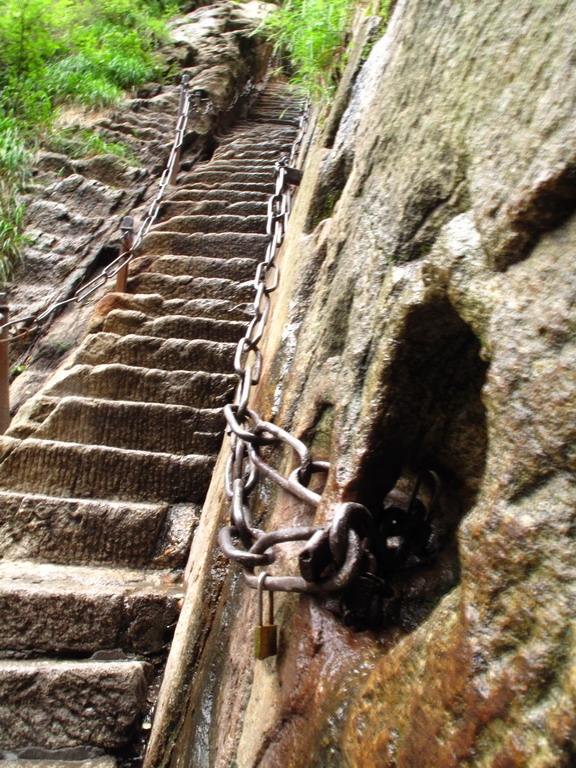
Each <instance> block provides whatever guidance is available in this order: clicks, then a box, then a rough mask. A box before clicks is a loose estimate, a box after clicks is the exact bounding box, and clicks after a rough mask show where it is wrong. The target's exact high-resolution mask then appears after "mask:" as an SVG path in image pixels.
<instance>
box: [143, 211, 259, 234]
mask: <svg viewBox="0 0 576 768" xmlns="http://www.w3.org/2000/svg"><path fill="white" fill-rule="evenodd" d="M164 231H167V232H185V233H187V234H191V233H193V232H202V233H205V232H250V233H256V234H262V233H264V232H266V216H265V215H264V216H230V215H228V216H226V215H220V216H216V215H212V216H202V215H184V216H173V217H172V218H171V219H170V220H169V221H164V222H162V223H161V224H158V225H156V227H154V232H164Z"/></svg>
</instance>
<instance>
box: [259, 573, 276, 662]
mask: <svg viewBox="0 0 576 768" xmlns="http://www.w3.org/2000/svg"><path fill="white" fill-rule="evenodd" d="M267 576H268V574H267V573H266V572H265V571H264V572H263V573H261V574H260V575H259V576H258V626H257V627H256V629H255V630H254V656H255V657H256V658H257V659H267V658H268V657H269V656H275V655H276V653H277V627H276V625H275V624H274V593H273V592H269V593H268V624H264V590H265V588H266V578H267Z"/></svg>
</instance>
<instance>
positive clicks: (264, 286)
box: [218, 110, 440, 621]
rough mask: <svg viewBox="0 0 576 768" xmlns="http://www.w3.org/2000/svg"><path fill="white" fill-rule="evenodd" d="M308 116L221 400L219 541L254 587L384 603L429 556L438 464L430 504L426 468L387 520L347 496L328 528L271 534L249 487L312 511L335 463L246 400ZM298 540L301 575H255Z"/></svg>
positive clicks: (393, 500)
mask: <svg viewBox="0 0 576 768" xmlns="http://www.w3.org/2000/svg"><path fill="white" fill-rule="evenodd" d="M307 119H308V116H307V110H306V111H305V112H304V114H303V115H302V118H301V120H300V125H299V131H298V135H297V137H296V140H295V142H294V144H293V146H292V150H291V152H290V155H289V156H288V158H286V159H284V160H283V161H281V162H280V163H278V164H277V166H276V183H275V189H274V193H273V194H272V195H271V197H270V199H269V201H268V208H267V222H266V233H267V235H268V237H269V243H268V247H267V250H266V254H265V256H264V259H263V260H262V261H261V262H260V263H259V264H258V267H257V269H256V275H255V278H254V290H255V297H254V301H253V311H254V315H253V318H252V320H251V321H250V323H249V325H248V328H247V331H246V333H245V335H244V336H243V337H242V338H241V339H240V341H239V342H238V346H237V348H236V355H235V359H234V369H235V372H236V375H237V377H238V383H237V387H236V393H235V397H234V402H233V403H232V404H230V405H227V406H225V408H224V414H225V417H226V422H227V431H228V434H229V439H230V454H229V457H228V461H227V464H226V473H225V486H226V495H227V497H228V499H229V501H230V505H231V511H230V522H229V525H227V526H225V527H224V528H222V529H221V530H220V532H219V537H218V539H219V544H220V547H221V549H222V551H223V552H224V554H225V555H226V556H227V557H228V558H229V559H231V560H233V561H234V562H236V563H237V564H238V565H239V566H240V567H241V568H242V571H243V577H244V581H245V583H246V584H247V585H248V586H249V587H251V588H252V589H258V588H259V585H260V584H261V581H262V576H263V575H265V588H266V590H268V591H272V592H274V591H283V592H298V593H305V594H317V595H321V596H324V597H325V598H329V597H330V596H331V595H333V594H334V593H337V594H341V595H343V594H346V591H347V590H349V588H350V587H351V586H353V585H354V584H356V583H360V584H361V585H362V588H363V592H364V593H365V594H366V595H368V596H369V598H373V599H374V601H377V600H381V599H382V597H383V596H384V597H389V595H390V592H391V590H390V587H389V586H388V584H387V581H386V580H385V578H383V575H384V576H386V577H387V576H388V575H389V572H390V567H393V566H394V565H397V564H398V563H401V564H403V563H404V562H406V561H407V560H408V559H409V558H410V557H412V558H413V557H414V556H416V557H420V556H421V557H424V556H426V555H428V554H430V552H429V551H427V549H426V548H427V546H428V543H429V532H430V530H431V528H430V516H431V512H432V509H433V507H434V504H435V502H436V498H437V496H438V491H439V487H440V481H439V478H438V475H437V474H436V473H435V472H433V471H430V470H428V471H427V473H428V476H429V480H430V481H431V486H432V488H433V494H432V499H431V501H430V503H429V505H428V507H426V506H425V505H424V504H423V502H422V501H421V499H420V498H419V492H420V489H421V485H422V481H423V480H422V477H423V476H422V475H420V476H419V478H418V480H417V482H416V484H415V486H414V488H413V491H412V493H411V494H410V495H406V494H403V493H401V492H399V491H396V490H394V489H393V491H392V492H391V493H390V494H389V495H388V497H387V503H388V505H389V512H390V511H391V510H392V509H393V510H394V511H393V512H390V514H389V515H388V516H387V517H386V516H385V520H384V523H383V521H382V520H380V521H378V522H377V521H376V519H375V517H374V516H373V515H372V514H371V512H370V511H369V510H368V509H367V508H366V507H365V506H363V505H361V504H357V503H354V502H343V503H339V504H337V505H336V506H335V509H334V513H333V516H332V519H331V520H330V522H329V523H328V524H326V525H325V526H314V525H308V526H295V527H290V528H283V529H279V530H272V531H268V532H265V531H264V530H262V529H261V528H259V527H258V526H257V525H255V524H254V520H253V512H252V509H251V507H250V495H251V493H252V492H253V491H254V490H255V489H256V488H257V487H258V485H259V483H260V482H261V480H262V479H264V478H267V479H269V480H271V481H272V482H273V483H275V484H276V485H277V486H279V487H280V488H281V489H282V490H284V491H286V492H287V493H289V494H291V495H292V496H293V497H294V498H296V499H298V500H299V501H302V502H304V503H305V504H307V505H308V506H310V507H312V508H313V509H315V508H316V507H317V506H318V504H319V501H320V495H319V494H318V493H316V492H314V491H312V490H311V489H310V488H309V487H308V486H309V484H310V480H311V478H312V476H313V475H314V474H317V473H322V474H327V473H328V471H329V470H330V464H329V463H328V462H323V461H313V459H312V457H311V456H310V452H309V450H308V448H307V447H306V445H305V444H304V443H303V442H302V441H301V440H299V439H298V438H296V437H295V436H294V435H292V434H291V433H290V432H288V431H287V430H285V429H283V428H282V427H279V426H277V425H275V424H273V423H271V422H269V421H264V420H263V419H261V418H260V416H259V415H258V414H257V413H256V412H255V411H254V410H252V409H251V408H249V398H250V392H251V389H252V387H253V386H255V385H257V384H258V383H259V381H260V378H261V375H262V367H263V360H262V351H261V349H260V346H259V344H260V342H261V340H262V337H263V335H264V332H265V328H266V323H267V320H268V317H269V314H270V294H271V293H273V292H274V291H275V290H276V288H277V287H278V282H279V271H278V266H277V264H276V258H277V255H278V252H279V249H280V247H281V245H282V243H283V240H284V235H285V232H286V226H287V221H288V216H289V214H290V210H291V195H292V192H291V185H294V184H296V185H297V184H298V183H299V181H300V176H301V172H300V171H298V170H296V168H294V165H295V161H296V158H297V153H298V151H299V148H300V146H301V144H302V141H303V138H304V134H305V131H306V125H307ZM286 447H287V448H289V449H290V450H291V451H292V453H293V455H294V456H295V458H296V462H295V463H296V468H295V469H294V470H292V472H290V474H289V475H288V476H285V475H283V474H282V473H281V472H279V471H278V470H277V469H276V468H275V467H274V466H272V465H271V463H270V461H269V460H267V459H266V458H265V457H264V455H263V452H264V451H265V450H266V449H267V448H268V449H270V448H286ZM390 505H392V506H390ZM396 518H397V519H396ZM398 521H399V522H398ZM415 527H416V528H419V531H420V533H419V542H418V541H417V542H416V544H415V543H414V541H412V542H409V541H408V537H407V530H408V528H410V529H411V530H412V529H413V528H415ZM416 538H417V539H418V535H417V536H416ZM382 540H383V543H382ZM296 542H301V543H303V546H302V548H301V549H300V552H299V554H298V568H299V571H300V574H299V575H294V574H291V575H276V574H274V573H270V572H269V571H268V570H265V571H262V572H261V573H259V574H256V573H255V570H256V569H257V568H264V569H267V568H268V567H269V566H270V565H272V564H273V563H274V562H275V561H276V552H275V547H277V546H278V545H282V544H293V543H296ZM352 600H354V598H352ZM342 604H343V605H344V609H342V606H340V607H339V609H338V611H339V612H340V613H341V615H353V614H354V611H350V610H349V609H348V608H346V601H345V600H343V603H342ZM338 611H337V612H338ZM360 621H362V617H361V618H360Z"/></svg>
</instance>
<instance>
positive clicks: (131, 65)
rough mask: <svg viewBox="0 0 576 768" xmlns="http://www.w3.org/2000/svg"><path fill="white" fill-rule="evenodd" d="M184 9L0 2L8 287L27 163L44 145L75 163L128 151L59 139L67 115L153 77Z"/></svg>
mask: <svg viewBox="0 0 576 768" xmlns="http://www.w3.org/2000/svg"><path fill="white" fill-rule="evenodd" d="M177 11H178V6H177V0H2V10H1V13H0V280H6V279H8V278H9V277H10V275H11V273H12V270H13V267H14V265H15V264H16V263H17V262H18V260H19V259H20V258H21V249H22V246H23V245H24V240H23V234H22V230H23V215H24V208H23V206H22V205H21V204H20V203H19V202H18V200H19V198H18V195H19V192H20V191H21V190H22V187H23V185H24V183H25V181H26V168H27V162H28V157H29V153H30V151H31V150H33V149H34V148H35V147H36V146H37V145H38V143H39V142H40V141H42V142H43V143H44V144H45V145H46V146H49V147H50V148H52V149H58V151H64V152H67V153H69V154H70V155H71V156H72V157H81V156H84V155H90V154H92V155H93V154H102V153H112V154H116V155H120V156H122V157H128V150H127V148H126V147H124V146H123V145H121V144H110V143H107V142H105V141H103V140H102V139H101V138H100V137H99V136H97V134H95V133H94V132H92V131H86V130H79V129H71V130H70V131H68V132H67V131H60V132H58V133H57V132H56V131H52V132H51V130H50V129H51V126H52V125H53V123H54V120H55V117H56V115H57V113H58V110H59V108H60V107H62V106H65V105H71V104H79V105H82V106H85V107H88V108H99V107H103V106H107V105H110V104H113V103H114V102H115V101H116V100H117V99H118V98H119V97H120V95H121V93H122V91H123V90H124V89H127V88H131V87H135V86H138V85H140V84H141V83H143V82H145V81H146V80H149V79H151V78H153V77H155V76H156V75H157V74H158V71H159V65H158V62H157V60H156V58H155V56H154V49H155V48H156V47H157V46H158V45H159V44H160V43H162V42H163V41H164V39H165V31H164V22H165V20H166V19H167V17H168V16H170V15H173V14H175V13H176V12H177Z"/></svg>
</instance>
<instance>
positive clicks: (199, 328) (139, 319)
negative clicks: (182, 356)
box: [102, 310, 246, 343]
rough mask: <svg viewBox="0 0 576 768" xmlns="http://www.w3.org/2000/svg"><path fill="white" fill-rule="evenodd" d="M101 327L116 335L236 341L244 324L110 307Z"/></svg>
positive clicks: (243, 329) (106, 331) (242, 332)
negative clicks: (160, 315)
mask: <svg viewBox="0 0 576 768" xmlns="http://www.w3.org/2000/svg"><path fill="white" fill-rule="evenodd" d="M102 330H103V331H104V332H105V333H117V334H118V335H119V336H121V335H127V334H129V333H136V334H143V335H144V336H156V337H157V338H162V339H171V338H177V339H206V340H209V341H226V342H231V343H235V342H236V343H237V342H238V341H239V339H240V338H241V337H242V335H243V334H244V332H245V330H246V323H238V322H230V321H228V320H213V319H212V318H210V317H187V316H186V315H168V316H166V317H158V318H151V317H148V316H147V315H145V314H144V313H143V312H134V311H132V312H130V311H123V310H113V311H112V312H110V314H109V315H108V316H107V317H106V320H105V321H104V324H103V326H102Z"/></svg>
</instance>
